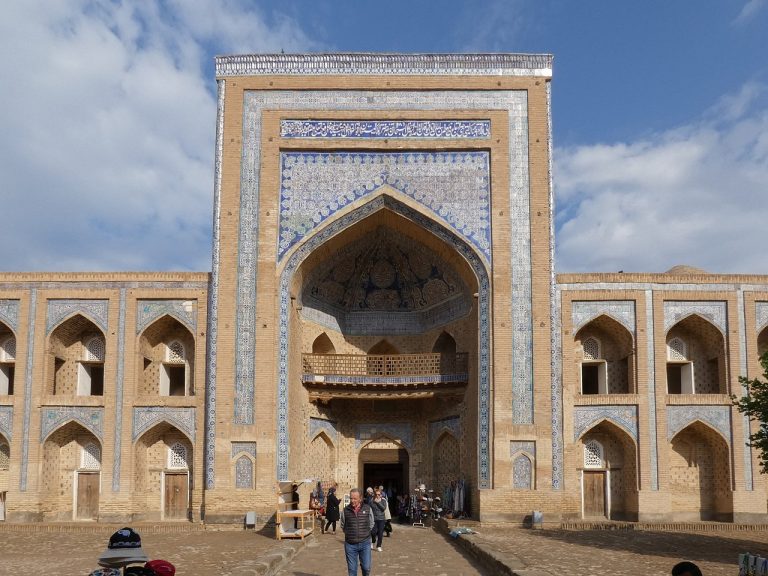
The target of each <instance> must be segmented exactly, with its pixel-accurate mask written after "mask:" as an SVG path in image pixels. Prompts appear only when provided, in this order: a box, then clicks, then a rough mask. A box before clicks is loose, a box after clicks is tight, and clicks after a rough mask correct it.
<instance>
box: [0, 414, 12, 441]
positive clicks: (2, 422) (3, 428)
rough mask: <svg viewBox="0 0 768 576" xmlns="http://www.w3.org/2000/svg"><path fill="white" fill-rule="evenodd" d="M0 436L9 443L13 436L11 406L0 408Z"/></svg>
mask: <svg viewBox="0 0 768 576" xmlns="http://www.w3.org/2000/svg"><path fill="white" fill-rule="evenodd" d="M0 434H2V435H3V436H5V438H6V440H8V441H9V442H10V441H11V436H13V406H0Z"/></svg>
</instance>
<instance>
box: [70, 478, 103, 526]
mask: <svg viewBox="0 0 768 576" xmlns="http://www.w3.org/2000/svg"><path fill="white" fill-rule="evenodd" d="M100 476H101V474H99V473H98V472H78V473H77V511H76V518H77V519H78V520H96V518H98V516H99V481H100Z"/></svg>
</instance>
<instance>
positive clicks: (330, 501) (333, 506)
mask: <svg viewBox="0 0 768 576" xmlns="http://www.w3.org/2000/svg"><path fill="white" fill-rule="evenodd" d="M339 504H341V500H339V499H338V498H337V497H336V487H335V486H332V487H331V488H330V489H329V490H328V498H327V499H326V502H325V522H326V523H325V528H324V529H323V533H325V532H328V528H329V526H330V525H331V524H333V533H334V534H336V521H337V520H338V519H339Z"/></svg>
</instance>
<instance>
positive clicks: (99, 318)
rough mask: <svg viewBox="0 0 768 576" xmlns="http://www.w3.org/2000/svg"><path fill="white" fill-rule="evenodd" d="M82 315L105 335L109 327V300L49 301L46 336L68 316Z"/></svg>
mask: <svg viewBox="0 0 768 576" xmlns="http://www.w3.org/2000/svg"><path fill="white" fill-rule="evenodd" d="M75 314H82V315H83V316H85V317H86V318H88V319H89V320H91V321H93V323H94V324H96V326H98V327H99V328H101V329H102V330H103V331H104V333H106V332H107V330H108V328H109V326H108V324H109V300H58V299H52V300H48V310H47V315H46V326H45V328H46V334H50V333H51V330H53V328H54V327H55V326H56V325H57V324H59V323H60V322H61V321H62V320H64V319H65V318H67V317H68V316H73V315H75Z"/></svg>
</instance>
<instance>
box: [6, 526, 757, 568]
mask: <svg viewBox="0 0 768 576" xmlns="http://www.w3.org/2000/svg"><path fill="white" fill-rule="evenodd" d="M137 529H138V530H139V531H140V533H141V528H137ZM476 529H477V531H478V533H477V534H475V535H470V536H461V537H459V539H458V540H457V541H453V540H449V539H448V537H446V536H444V535H443V534H441V533H438V532H434V531H433V530H431V529H422V528H413V527H410V526H398V525H396V526H395V532H394V533H393V536H392V537H391V538H387V539H385V540H384V551H383V552H380V553H379V552H376V551H373V568H374V569H373V573H372V574H373V576H405V575H411V574H413V575H416V576H418V575H430V576H460V575H461V576H464V575H466V576H470V575H478V574H485V575H489V574H492V573H495V574H516V575H517V576H547V575H554V574H558V575H559V574H569V575H570V574H572V575H577V576H593V575H595V576H597V575H601V576H602V575H611V574H616V575H619V574H620V575H621V576H668V575H669V570H670V568H671V567H672V565H674V564H675V563H676V562H678V561H679V560H681V559H688V560H692V561H694V562H696V563H697V564H698V565H699V566H701V568H702V569H703V571H704V574H705V576H735V574H737V573H738V570H737V569H736V559H737V557H738V554H739V553H740V552H747V551H748V552H751V553H753V554H758V555H762V556H768V530H759V531H758V530H753V531H743V532H741V531H725V530H724V531H718V532H648V531H626V530H585V531H566V530H559V529H550V528H547V529H544V530H526V529H519V528H510V527H508V526H479V527H477V528H476ZM110 534H111V532H104V531H102V532H89V533H83V532H81V531H70V530H67V529H59V530H55V531H51V532H45V531H35V532H14V531H9V530H0V575H2V576H4V575H5V574H8V575H11V574H13V575H17V574H19V575H25V574H36V573H40V574H46V575H47V576H48V575H50V576H71V575H79V574H82V575H83V576H85V575H87V574H88V573H89V572H90V571H91V570H93V569H94V568H96V559H97V558H98V556H99V554H100V553H101V552H102V550H103V549H104V548H105V547H106V543H107V540H108V539H109V535H110ZM141 536H142V543H143V547H144V549H145V551H146V552H147V554H148V555H149V556H150V557H151V558H164V559H166V560H169V561H170V562H172V563H173V564H175V565H176V567H177V568H178V572H177V574H178V575H179V576H187V575H192V574H194V575H196V576H264V575H265V574H275V573H276V572H277V573H279V574H280V576H326V575H329V576H330V575H333V576H341V575H344V574H346V564H345V562H344V553H343V537H342V535H341V532H339V533H337V534H336V535H332V534H326V535H321V534H319V533H317V532H316V533H315V534H314V535H312V536H310V537H309V538H308V539H307V541H306V543H305V544H304V545H303V544H302V543H301V542H300V541H297V540H283V541H277V540H275V539H274V538H273V537H272V536H271V534H270V533H269V532H264V533H256V532H252V531H249V532H245V531H224V532H220V531H210V530H208V531H203V530H198V531H189V532H179V533H155V532H143V533H141ZM470 545H471V546H474V547H475V548H476V550H475V551H474V554H483V553H489V552H492V553H493V555H494V556H495V558H496V559H497V560H500V561H502V562H504V563H506V565H507V567H506V570H494V571H490V570H488V569H487V568H486V567H485V566H481V564H480V561H479V560H478V558H477V557H476V556H474V555H473V553H472V552H470V551H469V550H465V549H464V548H463V547H465V546H470ZM484 551H485V552H484Z"/></svg>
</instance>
